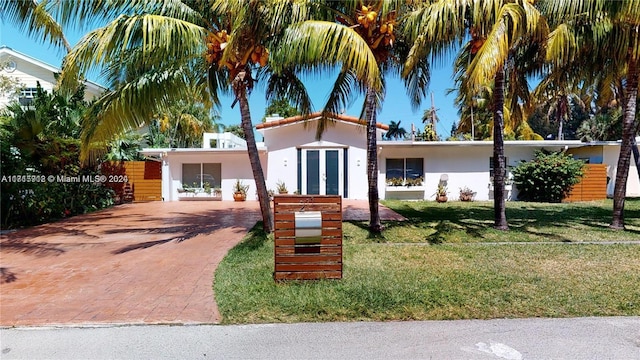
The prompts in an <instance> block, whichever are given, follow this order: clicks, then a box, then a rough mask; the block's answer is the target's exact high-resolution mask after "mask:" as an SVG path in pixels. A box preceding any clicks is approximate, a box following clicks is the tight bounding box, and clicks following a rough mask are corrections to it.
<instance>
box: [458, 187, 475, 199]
mask: <svg viewBox="0 0 640 360" xmlns="http://www.w3.org/2000/svg"><path fill="white" fill-rule="evenodd" d="M475 195H476V193H475V192H474V191H473V190H471V189H469V187H467V186H465V187H463V188H460V201H473V197H474V196H475Z"/></svg>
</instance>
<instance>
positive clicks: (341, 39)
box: [278, 0, 430, 233]
mask: <svg viewBox="0 0 640 360" xmlns="http://www.w3.org/2000/svg"><path fill="white" fill-rule="evenodd" d="M319 3H320V5H319V8H318V10H317V11H316V14H317V15H316V19H321V20H314V21H306V22H304V23H302V24H299V25H294V26H292V27H290V28H289V29H288V30H287V32H286V35H285V43H288V44H290V45H292V46H294V47H295V48H297V49H298V51H297V52H289V53H287V52H284V51H279V52H278V57H286V58H288V59H289V61H287V62H288V63H292V62H296V63H297V64H298V66H297V68H296V70H302V71H304V70H311V71H318V67H319V66H320V67H322V66H326V65H333V64H335V63H336V62H335V61H334V59H338V60H339V63H341V64H342V66H341V68H340V71H339V74H338V76H337V78H336V80H335V82H334V86H333V89H332V91H331V94H330V95H329V99H328V101H327V103H326V104H325V107H324V113H325V114H328V113H340V111H341V110H342V109H343V108H344V107H345V106H346V105H347V104H348V103H349V100H350V99H351V96H352V95H354V94H355V93H364V104H363V108H362V112H361V118H362V119H363V120H364V122H365V123H366V133H367V135H366V136H367V183H368V198H369V212H370V221H369V229H370V231H372V232H374V233H380V232H381V231H382V229H383V227H382V224H381V221H380V213H379V208H378V201H379V194H378V148H377V138H376V122H377V120H376V119H377V113H378V111H379V110H380V108H381V107H382V101H383V98H384V77H385V76H387V75H389V74H392V73H393V72H395V73H399V72H400V70H401V68H402V59H404V58H405V57H406V55H407V52H408V50H409V47H410V46H409V44H408V43H407V42H406V41H405V40H404V39H403V36H402V32H401V31H399V30H398V29H399V28H400V26H402V22H403V18H404V16H405V14H406V13H407V12H408V11H409V10H410V9H411V2H407V1H390V0H377V1H370V2H367V3H366V4H365V3H363V2H362V1H353V0H351V1H323V2H319ZM322 69H323V70H324V68H322ZM331 69H332V68H331ZM429 74H430V73H429V63H428V62H427V60H426V58H423V59H421V60H419V61H417V62H416V64H415V66H414V68H413V69H412V71H411V72H409V73H408V76H406V77H405V78H404V81H405V86H406V89H407V92H408V95H409V97H410V100H411V103H412V105H413V106H414V108H417V107H418V105H419V104H420V102H421V100H422V99H423V98H424V96H425V94H426V91H427V87H428V84H429ZM319 124H320V125H319V127H318V130H317V136H320V135H321V134H322V132H323V131H324V129H325V128H326V126H327V123H326V122H325V121H321V122H320V123H319Z"/></svg>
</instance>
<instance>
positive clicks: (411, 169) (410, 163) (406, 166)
mask: <svg viewBox="0 0 640 360" xmlns="http://www.w3.org/2000/svg"><path fill="white" fill-rule="evenodd" d="M423 176H424V159H423V158H403V159H387V172H386V177H387V180H390V179H402V180H403V181H406V180H414V179H417V178H421V177H423Z"/></svg>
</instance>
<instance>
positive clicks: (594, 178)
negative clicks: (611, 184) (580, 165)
mask: <svg viewBox="0 0 640 360" xmlns="http://www.w3.org/2000/svg"><path fill="white" fill-rule="evenodd" d="M606 198H607V165H605V164H586V165H585V167H584V176H583V177H582V180H581V181H580V182H579V183H577V184H576V185H574V186H573V188H572V189H571V191H570V192H569V195H567V197H566V198H565V199H564V200H563V201H565V202H575V201H591V200H604V199H606Z"/></svg>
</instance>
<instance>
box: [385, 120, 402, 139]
mask: <svg viewBox="0 0 640 360" xmlns="http://www.w3.org/2000/svg"><path fill="white" fill-rule="evenodd" d="M401 122H402V121H398V122H395V121H393V120H391V122H389V130H388V131H387V133H386V134H385V137H386V138H387V139H388V140H391V139H395V140H398V139H404V137H405V136H406V135H407V130H405V129H404V128H403V127H401V126H400V123H401Z"/></svg>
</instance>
